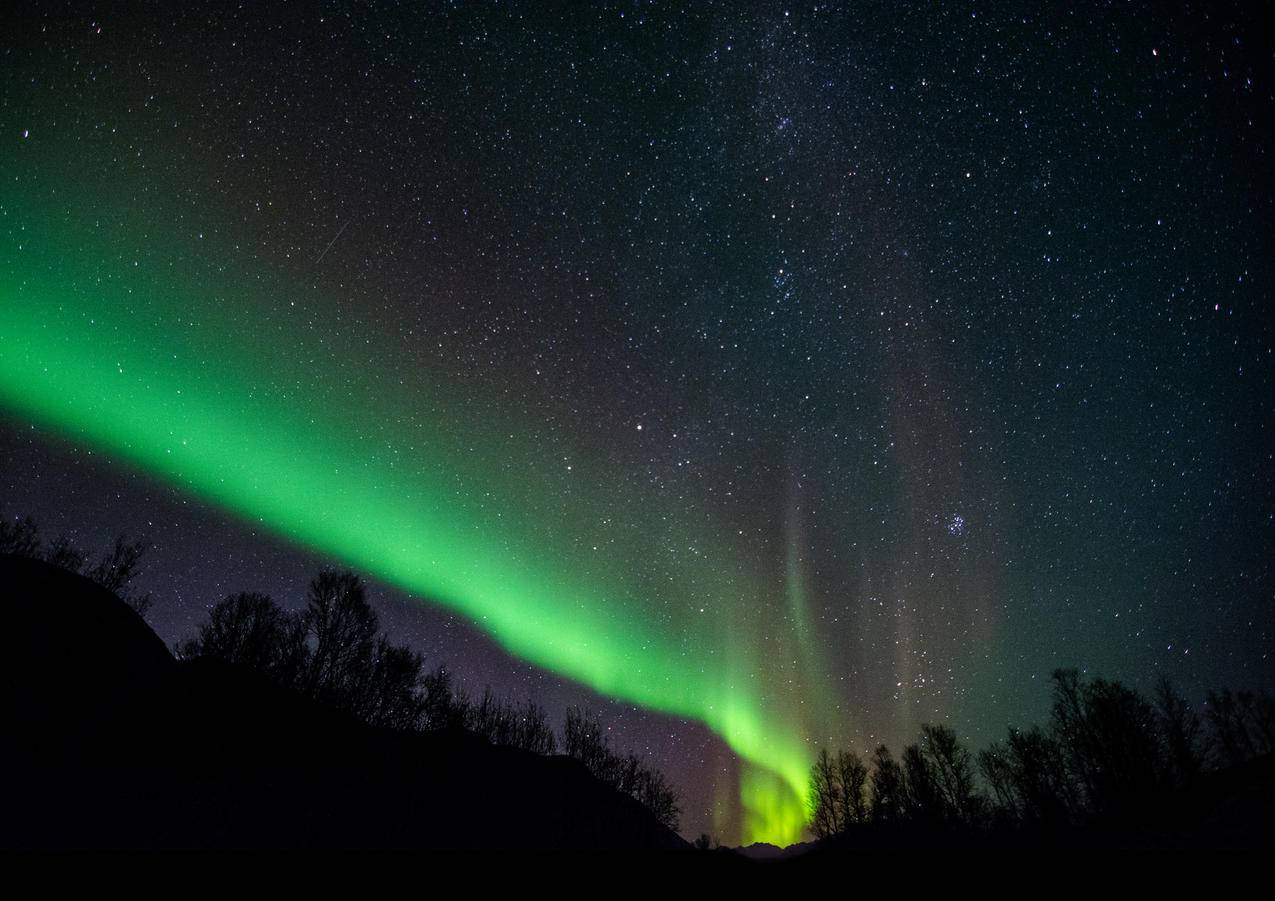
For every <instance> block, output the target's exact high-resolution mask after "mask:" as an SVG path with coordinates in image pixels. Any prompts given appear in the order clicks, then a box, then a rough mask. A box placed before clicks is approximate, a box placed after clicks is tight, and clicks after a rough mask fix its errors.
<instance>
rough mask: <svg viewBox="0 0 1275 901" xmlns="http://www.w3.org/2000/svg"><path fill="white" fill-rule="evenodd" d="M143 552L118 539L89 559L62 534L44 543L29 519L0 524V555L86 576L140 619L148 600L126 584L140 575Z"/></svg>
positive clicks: (136, 543) (140, 547) (137, 544)
mask: <svg viewBox="0 0 1275 901" xmlns="http://www.w3.org/2000/svg"><path fill="white" fill-rule="evenodd" d="M145 552H146V544H145V542H142V541H130V540H128V538H126V537H125V536H123V535H120V536H119V537H118V538H116V539H115V546H114V547H112V548H111V549H110V550H109V551H106V552H105V553H103V554H101V555H99V556H98V557H97V558H93V557H91V556H90V555H89V554H87V553H85V552H84V551H82V550H80V549H79V548H78V547H76V545H75V543H74V542H72V541H71V539H70V538H69V537H68V536H67V535H66V534H65V533H63V534H61V535H58V537H57V538H55V539H53V540H52V541H50V542H48V543H46V542H45V541H44V538H43V537H42V536H41V535H40V526H39V524H37V523H36V521H35V520H34V519H32V518H31V517H30V516H23V517H21V518H20V519H12V520H8V519H5V520H0V554H16V555H17V556H19V557H30V558H32V559H35V560H43V561H45V562H46V563H51V564H52V565H54V566H56V567H59V568H60V569H65V570H67V571H69V572H73V573H76V574H78V575H82V576H87V577H88V578H89V579H91V580H92V581H94V582H96V583H97V584H98V585H101V586H102V587H103V588H105V589H106V590H107V591H109V592H111V593H112V594H114V595H115V596H117V597H118V598H119V599H120V600H122V601H123V602H124V603H126V604H128V606H130V607H132V608H133V609H134V610H136V611H137V613H138V614H139V615H141V616H145V615H146V613H147V612H148V611H149V610H150V608H151V604H152V598H151V596H150V594H140V593H138V592H136V591H134V590H133V588H132V586H131V584H130V583H131V582H132V581H133V579H134V578H135V577H136V576H137V575H138V573H140V572H141V562H142V555H143V554H144V553H145Z"/></svg>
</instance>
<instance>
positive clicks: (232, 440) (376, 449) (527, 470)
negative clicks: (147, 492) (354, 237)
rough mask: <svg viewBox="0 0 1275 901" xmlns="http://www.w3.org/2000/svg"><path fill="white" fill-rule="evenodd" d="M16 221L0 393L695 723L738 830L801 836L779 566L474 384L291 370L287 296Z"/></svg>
mask: <svg viewBox="0 0 1275 901" xmlns="http://www.w3.org/2000/svg"><path fill="white" fill-rule="evenodd" d="M0 199H3V198H0ZM7 206H8V208H9V209H12V208H14V206H15V205H14V204H7ZM18 231H20V235H18V237H17V238H15V235H17V234H18ZM18 231H15V230H13V229H11V231H10V234H9V238H10V239H11V240H10V241H6V243H5V246H4V248H3V253H4V256H3V259H2V260H0V265H2V267H3V268H2V269H0V277H2V279H3V281H2V282H0V405H3V406H5V407H8V408H10V409H12V410H14V411H20V412H21V413H23V414H25V415H27V416H30V417H31V418H32V419H33V420H35V421H37V422H39V423H41V424H43V425H45V426H47V427H50V428H53V429H55V430H57V431H58V432H60V433H62V434H64V435H67V436H70V437H72V438H75V439H81V440H84V441H86V442H88V443H90V444H91V445H94V446H97V447H100V448H103V449H105V450H107V451H108V452H110V453H112V454H115V455H118V456H119V457H121V458H123V459H126V460H128V461H130V462H131V463H133V464H135V465H138V466H140V467H142V468H143V469H145V470H146V471H147V472H149V473H151V474H153V475H155V476H158V477H161V478H163V479H166V480H168V481H170V482H173V483H176V484H178V485H180V486H182V487H183V488H185V489H186V490H188V491H190V492H192V493H193V494H196V495H198V496H200V497H203V498H205V499H207V500H209V501H212V502H214V503H216V504H217V505H219V506H221V507H222V508H224V509H226V510H228V511H231V512H233V513H234V514H236V515H238V516H241V517H243V518H246V519H249V520H251V521H254V522H259V523H261V524H263V525H265V526H267V527H269V528H271V529H272V530H274V531H276V532H278V533H279V534H281V535H283V536H285V537H287V538H289V539H291V540H293V541H295V542H298V543H300V544H302V545H305V546H308V547H311V548H314V549H316V550H319V551H322V552H324V553H326V554H330V555H332V556H335V557H338V558H340V559H343V560H345V561H346V562H348V563H349V564H350V565H352V566H355V567H358V568H361V569H363V570H365V571H367V572H369V573H373V574H375V575H376V576H378V577H380V578H382V579H384V580H386V581H387V582H390V583H392V584H395V585H397V586H399V587H401V588H403V589H405V590H406V591H408V592H411V593H413V594H415V595H417V596H422V597H427V598H429V599H431V600H433V601H436V602H438V603H441V604H444V605H446V606H448V607H450V608H451V609H453V610H455V611H457V612H458V613H460V614H462V615H464V616H465V617H467V618H468V619H470V620H471V621H473V622H474V623H476V624H477V625H478V626H479V627H481V628H482V629H484V630H485V631H486V632H487V633H489V634H490V635H491V636H493V637H494V639H495V640H496V641H498V642H499V643H500V644H501V645H502V646H504V647H505V648H507V649H508V650H509V651H510V652H512V653H514V654H517V655H518V656H521V657H523V658H525V659H527V660H530V661H532V662H534V663H536V664H538V665H540V666H544V667H547V668H550V669H552V670H554V671H556V672H558V673H561V674H563V675H565V676H568V677H571V678H573V679H577V680H579V681H581V682H583V683H585V684H587V685H589V686H590V687H592V688H594V689H595V690H597V691H599V692H603V693H605V694H608V695H611V696H614V697H617V698H624V699H627V700H630V701H633V702H635V703H638V704H641V705H643V706H646V707H649V708H653V709H655V710H659V711H663V712H666V713H669V714H673V715H678V716H684V717H688V718H694V719H697V720H699V721H702V722H704V723H705V724H707V725H708V726H709V727H710V728H711V729H713V730H714V731H715V732H716V733H717V734H718V735H720V736H721V737H722V738H723V739H724V740H725V741H726V742H727V743H728V744H729V746H730V747H731V748H732V749H733V750H734V751H735V752H737V753H738V754H739V755H740V756H741V757H742V758H743V759H744V760H745V761H747V765H746V766H745V768H744V775H743V777H742V779H741V786H740V788H741V802H742V805H743V808H744V812H745V820H744V830H745V838H746V839H747V840H749V841H758V840H765V841H770V842H774V843H776V844H787V843H789V842H791V841H794V840H797V839H798V838H799V837H800V834H801V829H802V825H803V823H802V815H803V814H802V804H801V799H802V798H803V796H804V792H805V786H806V775H807V772H808V765H809V753H808V749H807V743H806V742H805V741H804V740H803V734H804V729H803V728H802V726H801V724H800V722H798V721H796V720H795V719H794V718H793V717H792V716H790V715H789V713H788V710H789V709H791V708H792V706H793V701H794V699H799V698H801V696H802V695H801V692H802V691H803V690H804V689H803V686H800V685H798V686H795V687H794V686H792V685H791V682H792V678H791V674H788V676H787V677H784V678H780V677H778V676H775V675H772V674H771V667H772V666H773V665H774V664H775V662H776V661H782V660H784V659H790V658H793V657H795V656H798V655H799V647H798V646H799V645H803V644H805V643H806V640H807V638H806V636H804V635H798V636H792V635H783V634H780V635H772V634H768V633H767V634H761V635H759V632H764V631H765V630H766V629H767V628H773V629H775V630H780V631H781V626H780V624H779V623H776V622H773V621H771V620H773V619H775V618H774V617H773V615H772V613H773V611H771V609H770V608H769V607H768V606H767V603H766V602H767V598H768V597H769V595H770V594H779V595H780V596H781V597H782V596H783V594H784V588H783V586H782V584H773V583H776V582H782V578H780V579H774V578H773V577H770V578H768V577H767V576H766V574H765V573H762V572H759V571H758V570H757V564H756V563H754V562H752V560H751V559H750V557H749V555H748V554H747V553H742V552H741V551H739V550H738V549H736V548H734V547H732V546H731V545H730V544H729V543H727V542H726V541H724V540H722V539H721V538H720V537H718V536H717V535H716V533H715V532H714V531H713V527H712V525H711V523H710V522H709V521H708V518H707V517H706V515H704V514H702V513H700V512H698V511H696V510H695V509H694V508H693V507H691V506H688V505H687V504H686V503H685V502H679V503H678V504H677V505H665V506H663V507H662V508H658V509H657V506H658V505H656V504H654V503H653V502H652V499H651V498H648V497H645V496H642V495H641V494H640V493H639V492H638V491H637V490H636V489H633V488H627V487H625V483H624V482H623V480H622V479H617V478H616V473H614V472H611V471H608V469H607V467H605V466H603V465H598V466H597V467H596V469H595V468H593V467H591V465H590V461H588V460H587V459H582V460H579V461H578V462H576V463H575V464H573V465H572V468H571V469H570V470H568V469H567V467H566V465H564V464H563V461H562V456H561V454H560V453H559V451H560V450H561V448H556V449H554V450H552V451H550V450H549V449H547V448H545V447H542V446H540V444H539V443H538V442H536V441H534V440H531V439H527V438H521V437H518V436H519V435H522V434H525V433H526V432H527V430H526V428H524V427H525V426H526V425H527V424H526V423H520V422H519V421H518V418H517V416H516V415H514V414H511V413H509V412H508V411H505V410H502V409H501V408H500V407H499V405H498V404H497V403H495V402H493V401H492V400H491V399H490V398H485V397H484V396H483V393H482V390H481V389H480V388H479V387H478V386H472V385H468V384H464V383H461V384H460V385H446V384H441V383H428V384H427V383H425V382H424V379H423V378H422V377H421V376H419V375H418V374H415V373H411V374H410V390H409V391H404V389H402V388H401V387H399V385H398V382H397V381H396V380H394V381H391V380H389V379H386V378H384V377H383V373H384V372H385V371H386V370H387V368H388V369H391V370H392V369H394V367H390V366H388V364H387V362H386V361H385V360H384V359H382V358H379V357H377V356H376V355H375V354H374V352H373V351H371V350H370V349H369V348H368V347H366V346H363V347H359V348H352V349H350V350H348V351H345V350H341V351H335V350H332V349H331V348H330V347H322V349H321V351H320V353H321V355H322V358H321V359H319V360H318V361H317V362H316V363H310V362H309V356H307V355H314V352H315V346H316V342H315V340H314V339H313V337H312V336H310V337H308V338H307V336H306V335H305V334H303V333H302V330H301V326H300V324H299V323H294V322H290V321H288V320H286V318H285V317H284V315H283V314H281V313H280V312H279V311H280V310H286V309H287V305H286V304H275V305H274V306H268V305H267V307H266V308H264V309H263V305H262V304H261V303H260V301H259V294H260V291H261V289H259V288H254V289H249V290H245V289H243V288H241V287H238V286H235V285H231V286H229V287H227V286H225V285H218V284H215V283H214V282H215V280H211V279H206V278H205V277H204V275H205V274H206V273H207V272H208V271H211V270H210V267H208V266H207V264H203V263H201V262H200V261H199V260H198V259H197V258H192V257H191V256H190V255H189V254H188V253H185V254H184V253H182V250H181V248H177V249H170V250H167V251H164V250H154V249H152V250H151V251H150V252H149V255H148V257H147V258H146V259H145V261H144V263H145V265H141V264H140V263H138V262H135V261H134V260H133V259H131V258H130V257H128V256H127V255H125V254H121V253H118V252H115V251H116V250H117V249H116V248H111V247H108V246H106V245H107V244H109V241H108V239H106V238H103V237H100V236H98V235H95V234H94V233H93V232H92V229H90V228H84V227H81V228H79V229H75V228H72V227H70V226H68V225H67V224H66V223H64V222H55V223H52V224H43V225H42V224H41V223H39V222H38V221H36V219H35V218H34V217H30V218H29V219H27V220H25V221H24V222H23V223H22V225H21V228H20V230H18ZM85 234H88V235H89V239H88V243H87V246H86V245H85V244H84V243H80V242H82V241H83V237H82V236H83V235H85ZM69 235H74V236H75V238H74V240H72V239H71V238H69V237H67V236H69ZM63 239H65V240H63ZM155 245H156V242H155V241H154V240H153V239H148V246H150V247H151V248H154V247H155ZM187 266H189V267H192V269H193V270H194V272H199V273H201V274H200V275H198V276H196V275H194V274H193V273H189V274H187V275H186V276H185V277H184V278H183V277H182V275H181V274H180V273H182V272H183V271H184V267H187ZM201 267H202V268H201ZM254 291H255V292H258V293H257V294H256V295H254ZM250 299H252V300H250ZM253 300H255V301H256V302H253ZM237 312H238V313H240V314H242V319H240V320H236V318H235V317H236V313H237ZM303 345H304V346H303ZM393 362H394V363H395V364H396V366H399V367H401V366H402V365H403V361H401V360H398V361H393ZM378 379H379V380H380V381H378ZM423 397H424V398H428V401H429V407H428V409H425V410H417V409H412V408H408V407H407V406H406V404H407V403H408V402H409V401H410V402H412V403H415V404H420V405H421V406H422V407H423V406H425V404H423V403H422V402H421V398H423ZM475 410H478V411H480V412H478V413H475V412H474V411H475ZM692 546H694V547H695V548H696V553H694V554H688V553H685V549H687V548H689V547H692ZM635 561H641V562H642V563H645V564H646V566H638V565H635ZM653 569H654V570H656V571H657V572H658V576H659V577H658V578H657V577H653V576H652V575H651V572H652V570H653ZM800 594H801V589H800V586H796V587H795V588H794V589H793V590H791V591H789V592H788V595H789V597H788V603H789V604H790V605H791V604H794V603H796V602H797V600H799V598H800ZM795 612H797V613H799V612H800V611H795ZM799 625H801V626H804V623H800V622H799ZM763 639H764V641H763ZM800 656H803V657H804V656H806V655H805V654H800Z"/></svg>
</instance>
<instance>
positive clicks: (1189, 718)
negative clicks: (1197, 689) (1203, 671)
mask: <svg viewBox="0 0 1275 901" xmlns="http://www.w3.org/2000/svg"><path fill="white" fill-rule="evenodd" d="M1155 706H1156V714H1157V716H1158V718H1159V726H1160V733H1161V735H1162V736H1163V738H1164V745H1165V755H1166V757H1167V760H1168V763H1169V766H1170V768H1171V770H1172V774H1173V779H1174V781H1175V782H1176V783H1177V784H1178V785H1185V784H1187V783H1190V782H1194V781H1195V780H1196V779H1197V778H1199V775H1200V770H1201V768H1202V767H1203V765H1204V753H1203V751H1202V748H1201V726H1200V718H1199V717H1198V716H1196V714H1195V711H1193V710H1192V709H1191V705H1190V704H1188V703H1187V702H1186V699H1185V698H1183V697H1182V696H1181V695H1180V694H1178V693H1177V692H1176V691H1175V690H1174V688H1173V683H1171V682H1170V681H1169V679H1168V677H1161V679H1160V681H1159V682H1158V683H1157V684H1156V694H1155Z"/></svg>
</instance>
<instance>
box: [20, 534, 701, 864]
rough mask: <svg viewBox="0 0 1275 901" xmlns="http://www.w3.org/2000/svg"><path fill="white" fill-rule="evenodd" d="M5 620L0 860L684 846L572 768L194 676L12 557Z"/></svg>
mask: <svg viewBox="0 0 1275 901" xmlns="http://www.w3.org/2000/svg"><path fill="white" fill-rule="evenodd" d="M0 605H2V608H3V611H4V627H3V630H0V677H2V683H0V684H2V687H0V717H3V722H4V742H3V746H2V748H0V847H4V848H9V849H40V848H44V849H49V848H110V849H131V848H158V849H190V848H201V849H204V848H221V849H231V848H353V849H360V848H377V849H408V848H456V847H460V848H491V847H506V848H563V849H571V848H575V849H678V848H686V847H687V845H686V843H685V842H684V841H683V840H682V839H681V838H680V837H679V836H678V835H676V834H675V833H673V832H672V831H670V830H668V829H667V828H665V827H664V826H662V825H661V824H660V823H659V822H657V821H656V820H655V818H654V817H653V816H652V815H651V814H650V813H649V812H648V811H647V810H646V809H645V808H643V807H642V806H641V805H640V804H638V803H637V802H636V801H634V800H633V799H632V798H630V797H628V796H626V795H623V794H621V793H620V792H618V791H616V790H614V789H612V788H610V787H609V786H607V785H604V784H603V783H601V782H599V781H598V780H597V779H595V778H594V777H593V776H591V775H590V774H589V773H588V772H587V771H586V770H585V769H584V767H583V766H582V765H580V764H579V763H578V762H576V761H574V760H571V759H569V758H566V757H543V756H538V755H535V754H531V753H528V752H525V751H519V750H515V749H511V748H503V747H494V746H492V745H490V744H488V743H487V742H485V741H484V740H482V739H480V738H477V737H475V736H473V735H470V734H467V733H464V732H450V733H432V734H424V735H421V734H409V733H400V732H394V731H389V730H378V729H373V728H370V727H367V726H364V725H361V724H359V723H357V722H355V721H353V720H351V719H347V718H345V717H343V716H341V715H339V714H337V713H335V712H333V711H330V710H327V709H324V708H322V707H319V706H316V705H314V704H313V703H310V702H308V701H306V700H305V699H303V698H301V697H298V696H296V695H294V694H292V693H290V692H288V691H285V690H284V689H282V688H280V687H278V686H277V685H275V684H273V683H272V682H270V681H268V680H267V679H265V678H263V677H260V676H258V675H256V674H254V673H251V672H247V671H244V670H240V669H238V668H236V667H233V666H230V665H227V664H224V663H220V662H218V661H215V660H210V659H196V660H190V661H178V660H176V659H175V658H174V657H173V655H172V654H171V653H170V652H169V651H168V649H167V648H166V647H165V646H164V644H163V642H162V641H161V640H160V639H159V637H158V636H156V635H155V633H154V632H153V631H151V629H150V628H149V627H148V626H147V625H146V623H145V622H144V621H143V620H142V618H141V617H140V616H138V615H137V614H136V613H135V612H134V611H133V610H132V609H130V608H129V607H128V606H127V605H125V604H124V603H123V602H122V601H120V600H119V599H118V598H117V597H115V596H114V595H113V594H111V593H110V592H108V591H106V590H105V589H103V588H101V587H100V586H98V585H96V584H94V583H93V582H91V581H90V580H88V579H86V578H84V577H82V576H78V575H74V574H72V573H69V572H66V571H63V570H60V569H57V568H56V567H53V566H50V565H49V564H47V563H44V562H41V561H38V560H31V559H25V558H20V557H13V556H0Z"/></svg>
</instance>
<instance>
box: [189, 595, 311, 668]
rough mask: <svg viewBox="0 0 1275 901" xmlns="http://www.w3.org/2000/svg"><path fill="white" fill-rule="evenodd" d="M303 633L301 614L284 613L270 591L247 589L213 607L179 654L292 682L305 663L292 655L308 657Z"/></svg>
mask: <svg viewBox="0 0 1275 901" xmlns="http://www.w3.org/2000/svg"><path fill="white" fill-rule="evenodd" d="M303 635H304V624H303V623H302V622H301V617H300V616H299V615H297V614H289V613H286V612H285V611H284V610H283V609H282V608H280V607H279V605H278V604H276V603H275V602H274V601H273V600H272V599H271V598H270V597H269V596H268V595H264V594H259V593H257V592H253V591H246V592H241V593H239V594H233V595H230V596H229V597H227V598H226V599H225V600H224V601H222V602H221V603H219V604H217V605H216V606H215V607H213V608H212V610H210V611H209V613H208V621H207V622H206V623H204V624H203V625H201V626H200V627H199V634H198V636H197V637H195V638H192V639H190V640H188V641H186V642H185V643H183V644H182V645H180V646H179V647H178V652H179V655H180V656H182V657H199V656H205V657H216V658H218V659H220V660H225V661H226V662H228V663H234V664H237V665H239V666H245V667H247V668H249V669H251V670H254V671H256V672H259V673H265V674H267V675H269V676H271V677H273V678H275V679H277V680H278V681H279V682H281V683H283V684H286V685H291V684H294V682H295V677H296V675H297V674H298V673H299V671H300V670H301V669H302V668H303V667H304V661H303V660H302V661H296V660H295V659H294V655H296V656H301V657H302V658H304V657H306V656H308V649H307V648H306V646H305V643H304V641H303V640H302V641H301V642H298V641H297V639H298V637H299V636H303ZM298 644H299V647H298Z"/></svg>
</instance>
